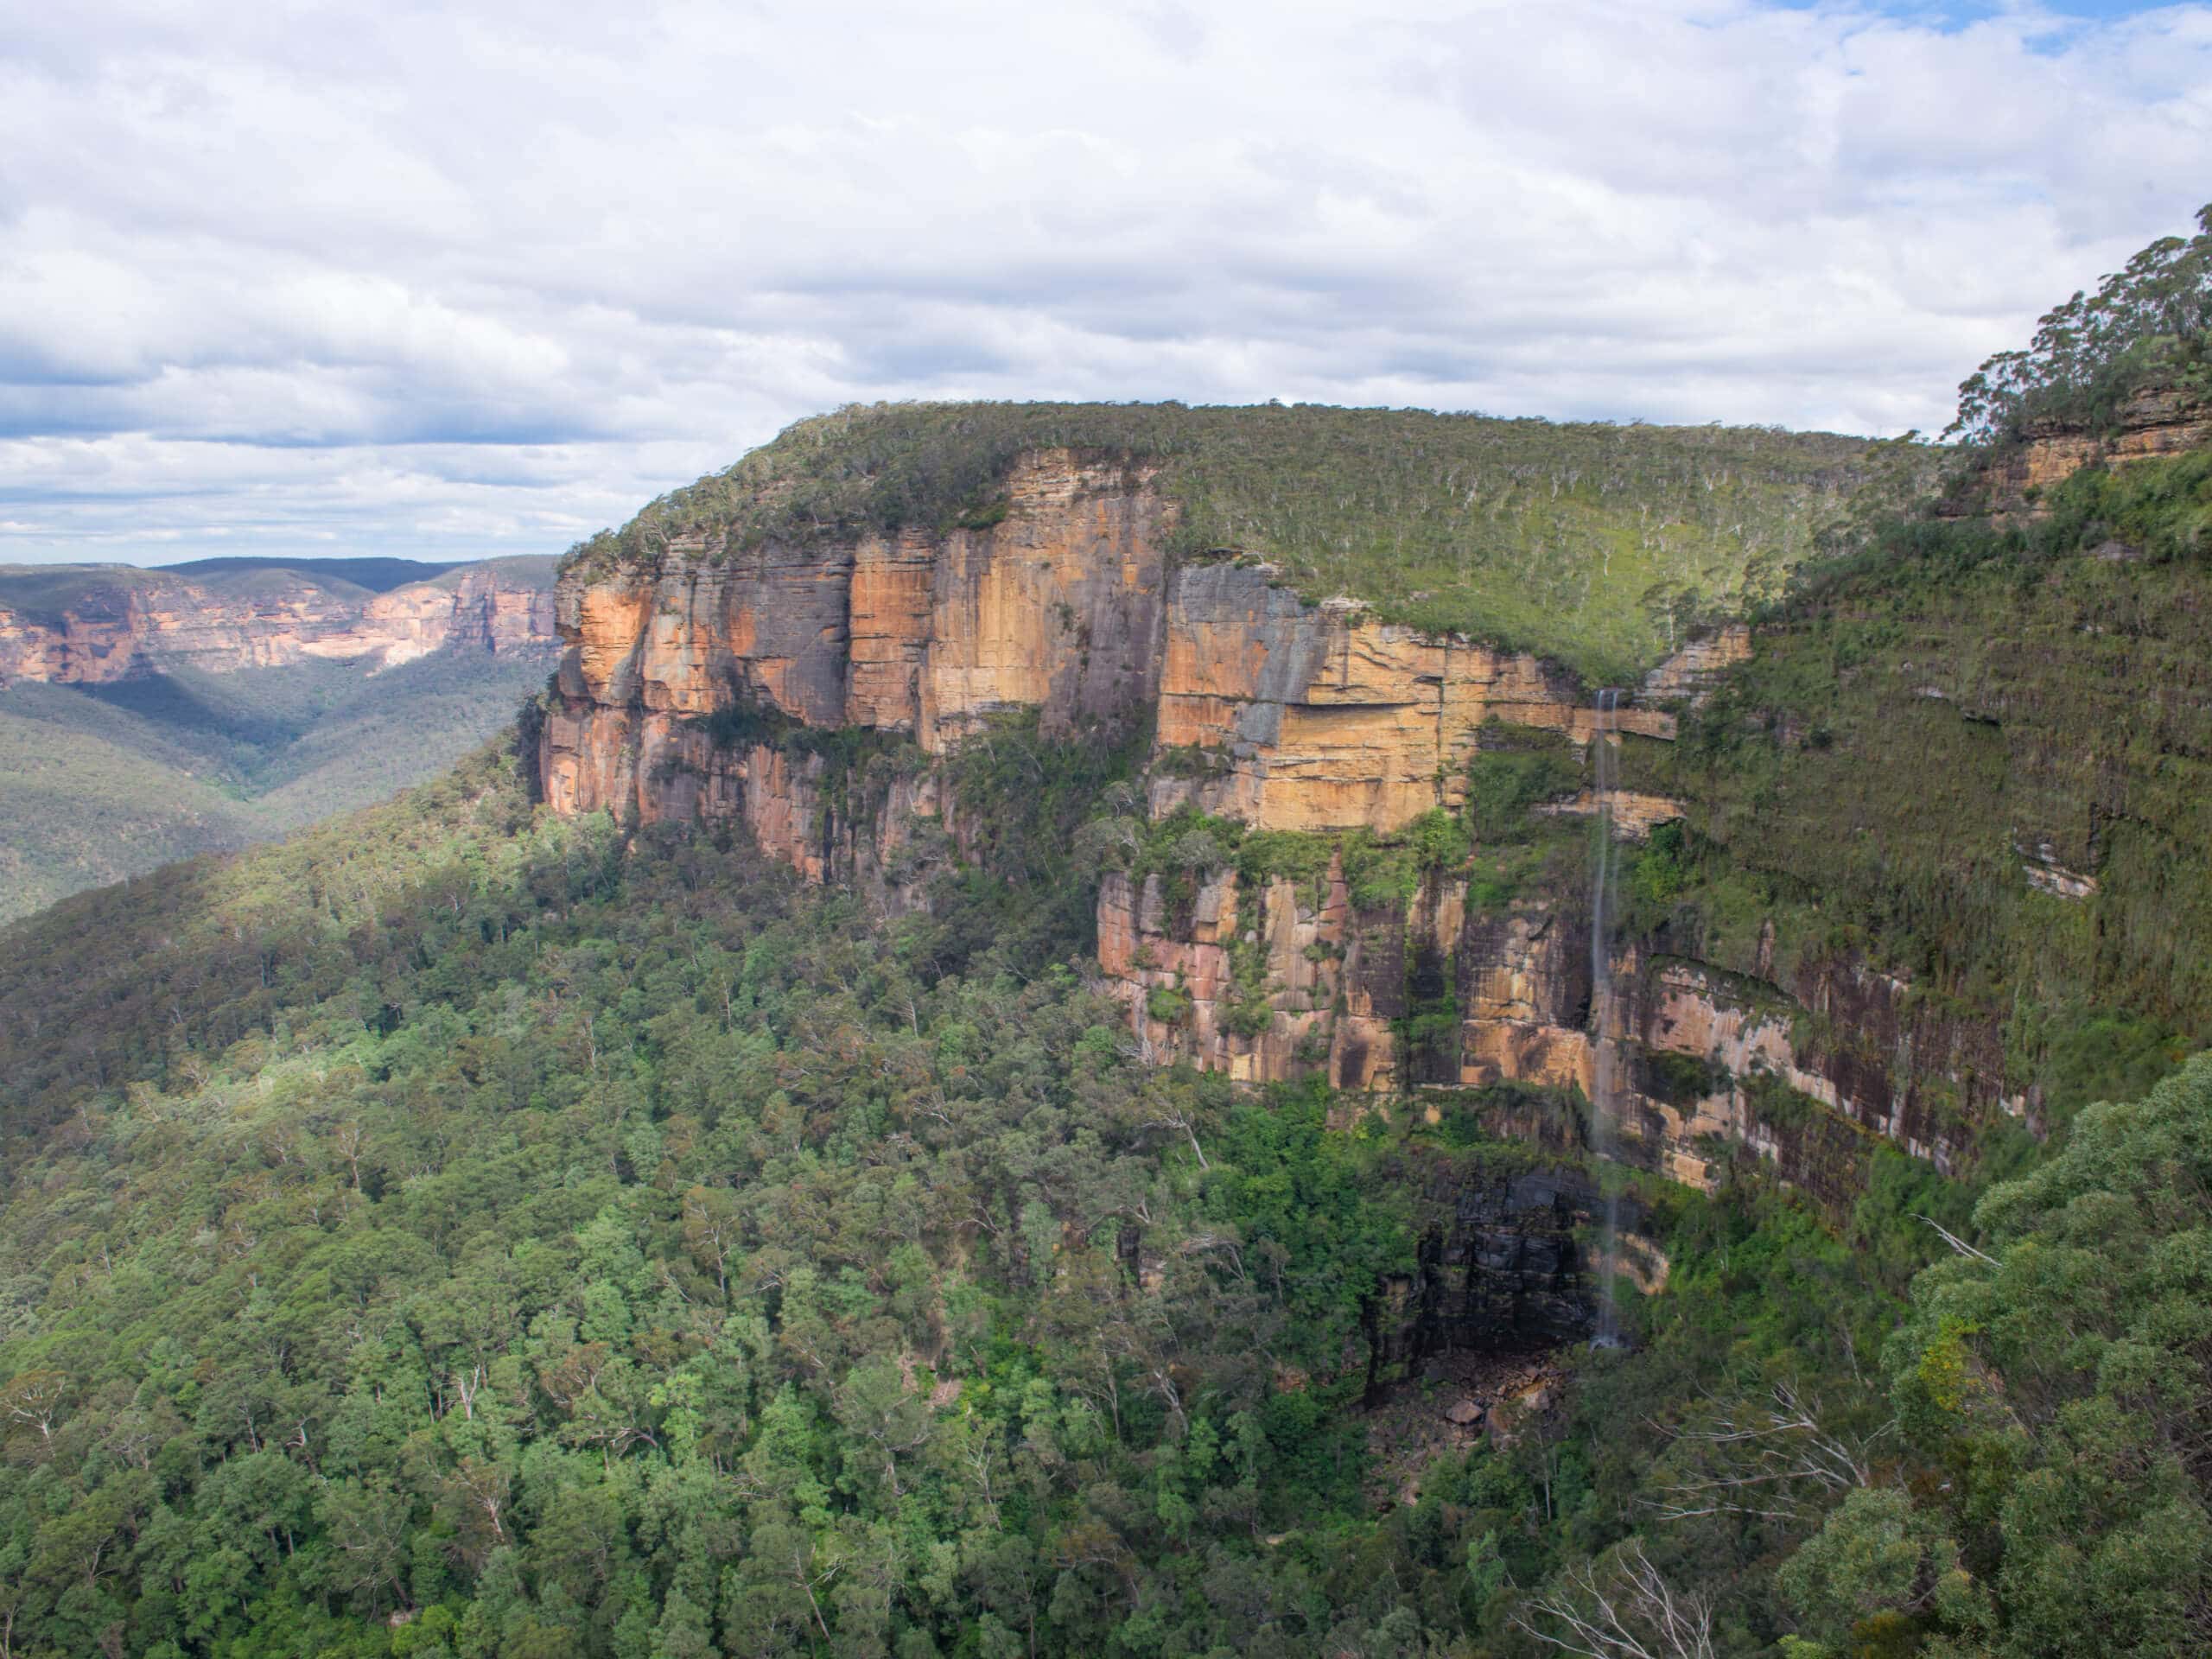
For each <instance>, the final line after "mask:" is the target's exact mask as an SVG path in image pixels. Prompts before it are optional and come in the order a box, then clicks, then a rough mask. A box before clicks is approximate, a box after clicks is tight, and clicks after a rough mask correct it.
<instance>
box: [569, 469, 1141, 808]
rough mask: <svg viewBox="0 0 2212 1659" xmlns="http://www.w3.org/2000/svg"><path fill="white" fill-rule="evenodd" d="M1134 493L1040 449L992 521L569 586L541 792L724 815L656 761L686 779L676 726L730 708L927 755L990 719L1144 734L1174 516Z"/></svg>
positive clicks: (711, 553)
mask: <svg viewBox="0 0 2212 1659" xmlns="http://www.w3.org/2000/svg"><path fill="white" fill-rule="evenodd" d="M1149 486H1150V479H1149V475H1148V474H1145V473H1143V472H1141V471H1135V470H1131V469H1126V468H1122V467H1103V466H1094V465H1087V464H1085V463H1083V462H1081V461H1077V459H1076V458H1075V457H1073V456H1071V455H1069V454H1065V453H1064V452H1063V453H1052V454H1043V455H1038V456H1033V457H1031V458H1030V459H1029V460H1028V461H1026V462H1025V463H1024V464H1023V465H1022V466H1021V467H1019V468H1018V469H1017V470H1016V472H1015V474H1014V476H1013V478H1012V479H1011V480H1009V484H1008V491H1007V512H1006V516H1005V518H1003V519H1002V520H1001V521H1000V522H999V523H997V524H990V525H986V526H982V527H979V528H976V529H964V530H952V531H945V532H944V533H942V534H937V533H931V532H925V531H918V530H916V531H905V532H902V533H900V534H899V535H897V536H894V537H877V536H871V537H864V538H861V539H859V540H857V541H855V542H851V543H832V544H829V545H825V546H820V547H816V548H812V549H805V550H798V549H792V548H788V547H781V546H774V545H771V546H767V547H764V548H760V549H755V550H742V549H733V548H730V547H727V546H725V545H723V544H722V543H721V542H720V541H719V540H717V539H715V538H714V537H709V536H708V535H706V534H703V533H701V534H695V535H694V536H692V537H689V538H686V539H683V540H679V541H677V542H675V543H672V544H671V546H670V547H669V548H668V549H667V550H666V552H665V553H664V556H662V557H661V559H660V560H659V562H658V565H657V567H656V568H654V569H650V570H634V571H625V572H622V573H620V574H618V575H613V576H612V577H610V578H608V579H605V580H597V581H594V580H589V579H587V578H584V577H582V576H578V575H571V576H570V577H569V578H565V579H564V580H563V582H562V584H561V588H560V599H559V621H560V626H561V632H562V634H563V638H564V639H566V640H567V641H568V643H569V650H568V652H566V654H565V655H564V657H563V660H562V664H561V671H560V682H559V685H560V693H561V699H562V707H561V708H560V709H557V710H556V711H555V716H554V718H553V719H552V720H551V721H549V722H548V725H547V728H546V741H545V747H544V748H543V753H542V766H543V778H544V785H545V796H546V798H547V799H548V800H549V801H550V802H552V803H553V804H555V806H556V808H557V809H558V810H563V811H594V810H601V809H606V810H613V811H616V812H619V813H624V814H634V815H635V816H636V817H638V818H639V819H640V820H642V821H645V822H648V823H650V822H654V821H657V820H660V819H664V818H669V817H699V816H715V815H716V814H718V813H721V812H722V811H725V810H729V809H730V808H731V807H732V806H733V805H734V804H735V803H736V799H737V798H735V797H734V796H730V795H728V794H718V793H716V792H715V791H711V790H709V791H701V790H697V789H695V788H692V787H690V786H689V785H683V784H681V783H677V784H671V782H670V781H669V779H670V778H671V772H670V771H669V769H668V766H666V765H664V763H665V762H670V761H673V762H674V764H675V766H676V767H677V770H683V769H688V768H693V767H696V766H697V765H699V764H700V761H699V760H698V757H697V753H696V750H695V748H693V747H690V740H689V739H687V738H686V737H685V736H684V735H683V732H682V730H681V729H680V728H683V726H684V725H685V723H686V722H691V723H694V724H696V722H697V721H701V720H702V719H703V718H704V717H706V716H709V715H715V714H717V713H721V712H724V711H729V710H735V709H741V710H747V711H757V712H760V713H764V714H768V715H775V716H779V717H780V718H782V719H784V720H786V721H793V722H797V723H798V724H802V725H805V726H810V727H815V728H838V727H863V728H871V729H874V730H876V731H881V732H896V733H901V734H906V735H908V736H910V737H911V738H912V740H913V741H914V742H915V743H916V744H917V745H918V747H919V748H920V749H921V750H922V751H923V752H924V753H929V754H939V753H944V752H945V751H947V750H948V749H949V748H950V747H952V746H953V745H954V744H955V743H957V741H959V738H960V737H961V736H962V734H964V733H966V732H968V731H969V730H971V729H972V728H974V727H975V725H976V722H977V721H980V720H982V718H984V717H985V716H987V715H991V714H994V713H997V712H1001V711H1005V710H1012V709H1037V710H1039V712H1040V715H1041V717H1042V719H1043V720H1044V721H1045V722H1046V726H1047V728H1067V727H1070V726H1072V725H1074V724H1076V723H1077V722H1081V721H1134V720H1136V719H1139V718H1141V717H1142V716H1143V715H1144V714H1145V713H1146V712H1147V710H1148V709H1149V708H1150V706H1151V703H1152V701H1153V697H1154V690H1155V688H1156V686H1157V684H1158V677H1159V667H1158V664H1159V643H1158V642H1159V632H1160V614H1161V610H1162V607H1163V604H1164V602H1165V598H1166V531H1167V530H1168V528H1169V527H1170V524H1171V523H1172V516H1173V515H1172V509H1171V508H1170V507H1169V506H1168V505H1167V504H1166V503H1165V502H1164V501H1163V500H1161V499H1160V498H1159V497H1158V496H1157V495H1156V494H1154V492H1153V491H1152V490H1151V488H1150V487H1149Z"/></svg>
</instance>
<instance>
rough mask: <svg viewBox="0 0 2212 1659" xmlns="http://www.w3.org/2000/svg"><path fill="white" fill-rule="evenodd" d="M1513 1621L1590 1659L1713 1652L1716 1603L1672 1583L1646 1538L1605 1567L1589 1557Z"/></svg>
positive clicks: (1710, 1658)
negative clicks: (1656, 1563)
mask: <svg viewBox="0 0 2212 1659" xmlns="http://www.w3.org/2000/svg"><path fill="white" fill-rule="evenodd" d="M1513 1623H1514V1624H1516V1626H1518V1627H1519V1628H1520V1629H1521V1630H1524V1631H1526V1632H1527V1633H1528V1634H1529V1635H1530V1636H1532V1637H1535V1638H1536V1640H1537V1641H1539V1642H1542V1643H1548V1645H1550V1646H1552V1647H1554V1648H1560V1649H1564V1650H1565V1651H1567V1652H1568V1653H1575V1654H1581V1655H1583V1656H1584V1659H1714V1649H1713V1609H1712V1607H1711V1605H1709V1604H1707V1601H1706V1600H1705V1599H1704V1598H1703V1597H1701V1596H1696V1595H1692V1594H1689V1593H1688V1592H1681V1591H1677V1590H1676V1589H1675V1587H1674V1586H1672V1585H1670V1584H1669V1583H1668V1582H1667V1580H1665V1579H1664V1578H1663V1577H1662V1576H1661V1574H1660V1572H1659V1569H1658V1568H1657V1567H1654V1566H1653V1565H1652V1564H1651V1558H1650V1557H1649V1556H1648V1555H1646V1554H1644V1553H1643V1541H1642V1540H1640V1539H1634V1538H1631V1539H1630V1540H1629V1541H1628V1542H1627V1543H1625V1544H1624V1545H1622V1546H1621V1547H1620V1548H1618V1549H1617V1550H1615V1551H1614V1552H1613V1553H1612V1554H1611V1559H1610V1560H1609V1561H1608V1562H1607V1564H1606V1565H1605V1567H1602V1568H1601V1567H1599V1565H1598V1564H1597V1563H1595V1562H1585V1563H1584V1564H1583V1565H1582V1566H1581V1567H1578V1568H1576V1569H1575V1570H1574V1571H1573V1572H1570V1573H1567V1574H1566V1575H1565V1578H1564V1579H1563V1580H1562V1581H1561V1584H1560V1588H1559V1589H1557V1590H1554V1591H1551V1592H1547V1593H1545V1594H1542V1595H1537V1596H1531V1597H1530V1598H1529V1600H1528V1602H1527V1603H1526V1604H1525V1605H1524V1608H1523V1609H1522V1610H1518V1611H1516V1612H1515V1613H1514V1615H1513ZM1547 1625H1548V1626H1549V1627H1550V1628H1547Z"/></svg>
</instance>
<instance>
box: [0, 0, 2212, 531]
mask: <svg viewBox="0 0 2212 1659" xmlns="http://www.w3.org/2000/svg"><path fill="white" fill-rule="evenodd" d="M2207 198H2212V6H2208V5H2203V4H2188V5H2178V6H2164V7H2156V6H2142V5H2122V4H2113V3H2104V4H2095V3H2077V4H2044V5H2036V6H2020V5H2004V6H1972V5H1965V4H1946V5H1909V4H1899V3H1890V4H1884V5H1875V4H1872V3H1866V4H1859V3H1829V0H1824V3H1818V4H1803V5H1789V6H1784V5H1780V4H1764V3H1757V0H1543V3H1527V0H1376V3H1363V4H1360V5H1357V6H1355V5H1351V4H1345V3H1312V0H1212V3H1208V4H1205V5H1203V6H1198V5H1190V6H1185V5H1181V4H1179V3H1176V0H1138V3H1135V4H1128V3H1115V4H1110V5H1109V4H1103V3H1093V0H1066V3H1062V4H1057V5H1054V6H1051V7H1039V6H1036V5H1034V4H1028V3H1025V4H1014V3H1011V0H940V3H938V4H935V5H932V6H931V7H929V8H926V9H919V8H914V7H911V6H907V7H898V8H891V7H886V6H877V7H868V6H855V5H835V4H827V3H823V4H813V5H806V6H798V5H790V4H783V3H756V4H752V5H737V6H716V5H707V4H703V3H699V0H680V3H676V0H670V3H662V0H641V3H639V4H636V5H633V6H631V7H626V8H613V7H607V8H596V9H589V10H587V9H583V8H563V7H546V6H544V5H543V4H538V3H524V0H496V3H463V4H442V3H429V0H390V3H385V4H379V5H375V6H370V5H365V4H343V5H338V4H326V3H317V0H284V3H281V4H278V3H270V4H262V3H258V0H231V3H225V4H213V3H207V4H195V3H193V0H79V3H77V4H74V5H73V6H70V7H67V8H64V7H43V8H32V7H17V8H10V9H7V10H5V11H4V12H0V562H6V561H10V560H31V561H42V560H54V559H87V560H127V561H133V562H142V563H157V562H164V561H171V560H177V559H185V558H192V557H198V556H204V555H207V554H209V553H214V552H230V553H259V554H266V555H274V556H285V555H308V554H313V555H321V556H331V555H336V554H343V553H363V554H368V553H389V554H402V555H409V556H417V557H425V558H453V557H462V556H478V555H485V554H495V553H513V552H551V551H558V550H561V549H562V548H563V547H565V546H567V545H568V544H569V543H571V542H573V541H575V539H577V538H578V537H581V536H582V535H584V534H586V533H588V531H591V530H593V529H594V528H596V527H598V526H599V525H601V524H608V523H614V522H619V521H620V519H622V518H626V516H627V515H628V514H629V513H630V512H632V511H633V510H634V508H635V507H636V506H637V505H639V503H640V502H642V501H643V500H645V499H647V498H649V497H651V496H652V495H653V494H656V493H658V492H660V491H662V490H664V489H666V488H669V487H671V486H674V485H677V484H679V483H683V482H685V481H688V480H690V479H691V478H693V477H695V476H696V475H698V474H700V473H702V472H704V471H707V470H709V469H710V468H713V467H719V466H721V465H723V464H725V463H727V462H728V461H729V460H731V459H733V458H734V456H736V455H737V454H740V453H741V452H742V451H743V450H744V449H745V448H748V447H749V446H751V445H752V444H754V443H757V442H760V441H762V440H763V439H765V438H766V437H767V436H769V435H772V433H773V432H774V431H776V430H777V429H779V427H781V426H782V425H784V424H785V423H787V422H788V421H790V420H791V419H794V418H796V417H798V416H801V415H804V414H807V413H810V412H812V411H814V410H819V409H823V408H827V407H833V406H835V405H836V404H841V403H844V402H849V401H854V400H868V399H874V398H879V397H1113V398H1133V397H1182V398H1185V399H1186V400H1191V401H1245V400H1260V399H1265V398H1268V397H1283V398H1287V399H1296V398H1308V399H1314V400H1319V401H1329V402H1339V403H1361V404H1420V405H1424V406H1428V407H1436V408H1452V409H1463V408H1472V409H1481V410H1490V411H1492V412H1497V413H1502V414H1516V415H1517V414H1542V415H1550V416H1575V417H1605V418H1619V419H1629V418H1643V419H1650V420H1663V421H1690V422H1705V421H1711V420H1732V421H1756V422H1766V423H1782V424H1787V425H1793V426H1821V427H1830V428H1838V429H1850V430H1859V431H1870V432H1895V431H1899V430H1903V429H1906V428H1908V427H1919V428H1922V429H1936V428H1940V427H1941V426H1942V423H1943V422H1944V421H1945V419H1946V418H1947V416H1948V406H1949V403H1950V397H1951V392H1952V389H1953V388H1954V387H1955V385H1956V384H1957V382H1958V381H1959V379H1960V378H1962V377H1963V376H1964V375H1965V374H1966V373H1967V372H1969V371H1970V370H1971V369H1972V368H1973V366H1974V364H1975V363H1977V362H1978V361H1980V359H1981V358H1982V357H1984V356H1986V354H1987V353H1989V352H1991V351H1993V350H1996V349H1999V348H2000V347H2002V346H2008V345H2011V344H2013V343H2016V342H2018V340H2021V339H2022V338H2024V335H2025V334H2026V333H2027V332H2028V331H2029V329H2030V328H2031V327H2032V324H2033V320H2034V318H2035V317H2036V315H2037V314H2038V313H2039V312H2040V311H2041V310H2042V309H2044V308H2045V307H2046V306H2048V305H2049V304H2050V303H2052V302H2055V301H2056V300H2059V299H2062V298H2063V297H2064V296H2065V295H2066V294H2068V293H2069V292H2070V291H2071V290H2072V289H2075V287H2077V286H2080V285H2082V284H2084V283H2092V282H2094V279H2095V278H2096V277H2098V276H2099V275H2100V274H2101V272H2103V271H2106V270H2111V269H2113V267H2114V266H2115V265H2117V264H2120V262H2121V261H2123V260H2124V259H2125V258H2126V257H2127V255H2128V254H2129V253H2130V252H2132V251H2133V250H2134V249H2135V248H2137V247H2139V246H2140V245H2142V244H2143V243H2144V242H2145V241H2147V240H2149V239H2150V238H2152V237H2153V236H2155V235H2158V234H2163V233H2166V232H2173V231H2177V230H2183V229H2185V228H2187V226H2188V225H2189V222H2190V216H2191V214H2192V213H2194V211H2195V209H2196V207H2198V206H2199V205H2200V203H2201V202H2202V201H2203V200H2206V199H2207Z"/></svg>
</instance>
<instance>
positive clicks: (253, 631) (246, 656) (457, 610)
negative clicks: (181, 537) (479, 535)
mask: <svg viewBox="0 0 2212 1659" xmlns="http://www.w3.org/2000/svg"><path fill="white" fill-rule="evenodd" d="M555 639H556V632H555V626H554V607H553V592H552V588H551V584H550V569H548V568H547V563H546V562H545V561H543V560H505V561H497V562H493V563H486V564H480V565H472V566H466V567H463V568H462V569H458V570H454V571H448V573H446V574H445V575H442V576H439V577H437V578H435V580H433V581H429V582H411V583H409V584H408V585H406V586H404V587H401V588H393V589H391V591H390V592H388V593H371V592H369V591H368V590H366V589H365V588H358V587H355V586H353V584H351V583H349V582H334V581H330V580H327V579H323V578H319V577H316V576H313V575H304V574H302V573H299V572H296V571H290V570H284V569H267V570H258V571H253V572H250V573H245V574H240V573H237V572H231V573H226V574H225V575H219V576H209V577H206V578H198V577H188V576H182V575H174V574H171V573H168V572H166V571H161V570H137V569H129V568H126V567H123V566H100V567H73V568H67V569H54V568H50V567H48V568H40V567H29V568H20V569H14V570H10V571H0V686H6V685H9V684H11V683H16V682H18V681H50V682H53V683H57V684H63V685H102V684H108V683H113V682H116V681H118V680H125V679H133V678H137V677H143V676H145V675H149V674H158V673H164V672H168V671H175V670H178V669H192V670H196V671H200V672H202V673H214V674H223V673H232V672H236V671H239V670H243V669H252V668H271V667H280V666H283V665H286V664H294V663H299V662H304V661H308V660H313V659H321V660H338V661H347V662H356V661H365V662H366V663H367V664H369V665H371V666H372V667H374V668H390V667H394V666H397V664H402V663H407V662H411V661H414V660H415V659H416V658H421V657H425V656H428V655H429V653H430V652H434V651H437V650H439V649H441V648H442V647H444V646H446V645H454V646H457V647H461V648H463V649H470V650H477V651H486V652H514V651H522V650H543V649H545V648H546V647H548V646H550V645H552V644H553V643H554V641H555Z"/></svg>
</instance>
